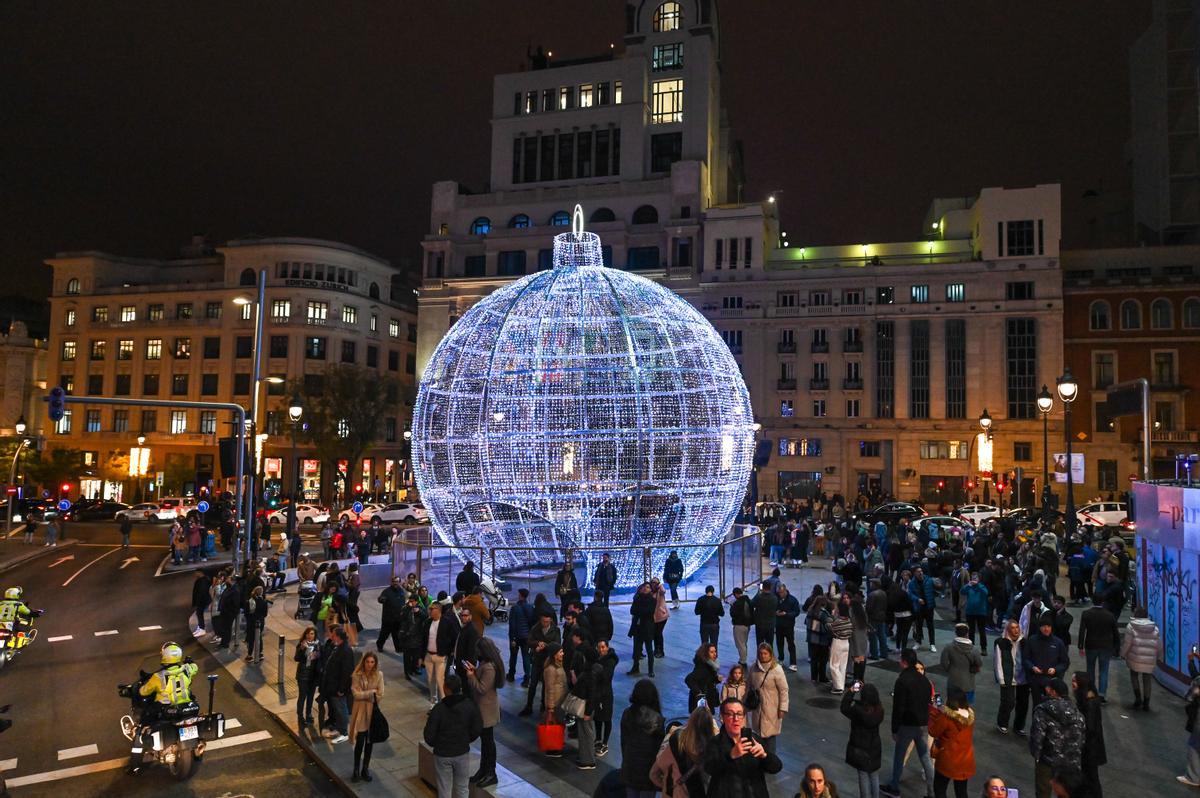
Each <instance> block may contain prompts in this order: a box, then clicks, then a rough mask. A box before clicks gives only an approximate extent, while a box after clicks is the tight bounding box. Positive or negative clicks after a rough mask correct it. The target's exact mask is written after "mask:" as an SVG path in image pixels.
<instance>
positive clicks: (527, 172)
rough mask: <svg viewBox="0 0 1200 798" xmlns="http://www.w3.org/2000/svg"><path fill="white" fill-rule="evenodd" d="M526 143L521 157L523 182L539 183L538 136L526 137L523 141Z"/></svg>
mask: <svg viewBox="0 0 1200 798" xmlns="http://www.w3.org/2000/svg"><path fill="white" fill-rule="evenodd" d="M521 141H522V142H524V145H523V146H524V152H523V154H522V156H521V164H522V166H521V170H522V171H521V182H522V183H536V182H537V164H538V162H537V136H526V137H525V138H523V139H522V140H521Z"/></svg>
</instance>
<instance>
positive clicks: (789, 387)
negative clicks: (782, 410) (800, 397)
mask: <svg viewBox="0 0 1200 798" xmlns="http://www.w3.org/2000/svg"><path fill="white" fill-rule="evenodd" d="M778 386H779V390H781V391H794V390H796V380H795V379H794V378H793V379H790V380H784V379H781V380H780V381H779V383H778Z"/></svg>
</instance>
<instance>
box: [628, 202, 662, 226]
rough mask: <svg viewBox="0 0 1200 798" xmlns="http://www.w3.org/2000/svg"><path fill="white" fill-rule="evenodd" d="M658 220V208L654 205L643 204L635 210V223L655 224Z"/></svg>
mask: <svg viewBox="0 0 1200 798" xmlns="http://www.w3.org/2000/svg"><path fill="white" fill-rule="evenodd" d="M657 221H658V209H657V208H655V207H654V206H653V205H643V206H642V207H640V208H638V209H637V210H636V211H634V212H633V223H634V224H654V223H655V222H657Z"/></svg>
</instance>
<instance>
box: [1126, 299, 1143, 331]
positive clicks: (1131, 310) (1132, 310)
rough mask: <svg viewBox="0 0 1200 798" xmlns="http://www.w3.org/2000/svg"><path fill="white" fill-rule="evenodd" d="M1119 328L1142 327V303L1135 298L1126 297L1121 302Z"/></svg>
mask: <svg viewBox="0 0 1200 798" xmlns="http://www.w3.org/2000/svg"><path fill="white" fill-rule="evenodd" d="M1121 329H1122V330H1140V329H1142V303H1141V302H1138V301H1137V300H1136V299H1126V300H1125V301H1124V302H1122V303H1121Z"/></svg>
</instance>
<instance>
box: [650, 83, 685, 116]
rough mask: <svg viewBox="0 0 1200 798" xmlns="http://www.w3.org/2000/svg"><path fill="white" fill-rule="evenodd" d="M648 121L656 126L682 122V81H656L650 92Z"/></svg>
mask: <svg viewBox="0 0 1200 798" xmlns="http://www.w3.org/2000/svg"><path fill="white" fill-rule="evenodd" d="M651 98H652V105H651V109H652V112H651V115H650V121H651V122H652V123H653V124H656V125H665V124H669V123H671V122H682V121H683V80H682V79H679V78H676V79H674V80H658V81H655V82H654V86H653V88H652V92H651Z"/></svg>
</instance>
